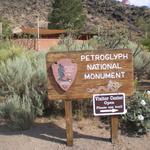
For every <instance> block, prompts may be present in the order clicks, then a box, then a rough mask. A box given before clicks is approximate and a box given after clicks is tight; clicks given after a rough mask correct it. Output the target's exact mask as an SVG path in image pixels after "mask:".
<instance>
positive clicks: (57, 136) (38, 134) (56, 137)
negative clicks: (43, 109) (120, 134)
mask: <svg viewBox="0 0 150 150" xmlns="http://www.w3.org/2000/svg"><path fill="white" fill-rule="evenodd" d="M22 134H23V135H26V136H30V137H34V138H38V139H41V140H47V141H51V142H55V143H59V144H65V143H66V130H65V129H63V128H61V127H59V126H57V125H56V124H55V123H36V124H35V125H34V126H33V127H32V128H31V129H29V130H26V131H11V130H10V129H8V128H7V127H6V126H5V125H1V126H0V135H5V136H7V135H8V136H13V135H22ZM73 135H74V139H76V138H83V139H91V140H98V141H99V140H100V141H103V142H110V139H109V138H102V137H96V136H91V135H84V134H80V133H78V132H75V131H74V133H73Z"/></svg>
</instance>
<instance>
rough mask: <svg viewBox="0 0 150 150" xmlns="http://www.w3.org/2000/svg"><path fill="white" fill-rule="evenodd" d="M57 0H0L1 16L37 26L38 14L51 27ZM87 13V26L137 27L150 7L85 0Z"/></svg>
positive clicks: (18, 23)
mask: <svg viewBox="0 0 150 150" xmlns="http://www.w3.org/2000/svg"><path fill="white" fill-rule="evenodd" d="M53 1H54V0H0V14H1V17H5V18H8V19H9V20H10V22H11V23H12V25H13V26H15V27H16V26H19V25H24V26H31V27H33V26H37V16H38V15H39V18H40V21H41V23H40V26H47V23H46V21H47V18H48V14H49V13H50V12H51V11H52V2H53ZM82 1H83V3H84V8H85V13H86V15H87V22H86V29H87V27H88V29H89V30H92V29H93V28H95V27H97V26H107V25H108V26H111V24H114V23H116V24H119V25H125V26H126V27H128V28H130V29H131V30H136V22H137V19H138V18H139V17H142V18H144V19H147V18H150V9H148V8H146V7H135V6H129V5H123V4H122V3H120V2H116V1H115V0H82Z"/></svg>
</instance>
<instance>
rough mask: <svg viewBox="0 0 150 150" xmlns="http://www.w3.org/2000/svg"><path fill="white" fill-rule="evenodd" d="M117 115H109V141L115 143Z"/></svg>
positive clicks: (116, 137) (116, 140) (116, 139)
mask: <svg viewBox="0 0 150 150" xmlns="http://www.w3.org/2000/svg"><path fill="white" fill-rule="evenodd" d="M118 125H119V119H118V116H111V142H112V144H116V143H117V142H118Z"/></svg>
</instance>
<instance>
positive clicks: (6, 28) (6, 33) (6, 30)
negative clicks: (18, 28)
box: [0, 17, 12, 39]
mask: <svg viewBox="0 0 150 150" xmlns="http://www.w3.org/2000/svg"><path fill="white" fill-rule="evenodd" d="M0 23H2V38H4V39H9V38H10V36H11V34H12V29H11V26H10V22H9V21H8V20H7V19H5V18H2V17H0Z"/></svg>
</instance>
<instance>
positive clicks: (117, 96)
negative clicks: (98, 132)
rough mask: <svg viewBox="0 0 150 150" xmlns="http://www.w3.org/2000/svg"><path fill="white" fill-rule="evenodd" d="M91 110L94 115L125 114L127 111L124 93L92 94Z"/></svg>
mask: <svg viewBox="0 0 150 150" xmlns="http://www.w3.org/2000/svg"><path fill="white" fill-rule="evenodd" d="M93 111H94V116H105V115H120V114H125V113H126V112H127V110H126V108H125V94H124V93H111V94H94V95H93Z"/></svg>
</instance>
